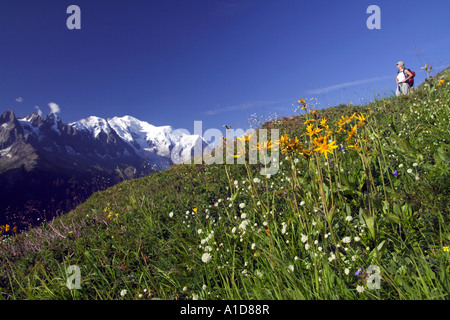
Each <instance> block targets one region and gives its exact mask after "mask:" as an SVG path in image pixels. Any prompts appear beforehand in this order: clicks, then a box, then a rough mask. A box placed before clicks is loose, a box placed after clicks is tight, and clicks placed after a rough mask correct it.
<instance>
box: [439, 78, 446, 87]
mask: <svg viewBox="0 0 450 320" xmlns="http://www.w3.org/2000/svg"><path fill="white" fill-rule="evenodd" d="M444 82H445V80H444V79H441V80H439V82H438V84H437V85H438V87H439V86H440V85H441V84H443V83H444Z"/></svg>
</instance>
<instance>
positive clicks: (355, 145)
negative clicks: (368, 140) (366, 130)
mask: <svg viewBox="0 0 450 320" xmlns="http://www.w3.org/2000/svg"><path fill="white" fill-rule="evenodd" d="M348 147H349V148H354V149H359V146H358V142H356V143H355V144H354V145H352V146H348Z"/></svg>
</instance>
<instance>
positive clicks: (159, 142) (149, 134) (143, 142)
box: [70, 116, 206, 170]
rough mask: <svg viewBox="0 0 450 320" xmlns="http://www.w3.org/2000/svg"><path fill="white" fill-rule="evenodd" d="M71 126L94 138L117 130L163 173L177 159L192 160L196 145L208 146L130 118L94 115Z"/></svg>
mask: <svg viewBox="0 0 450 320" xmlns="http://www.w3.org/2000/svg"><path fill="white" fill-rule="evenodd" d="M70 126H72V127H74V128H76V129H77V130H79V131H87V132H90V133H91V134H92V135H93V136H94V137H95V138H97V137H98V136H99V135H100V134H101V133H103V134H105V135H107V136H108V135H110V133H111V132H112V131H114V132H116V133H117V134H118V136H119V137H120V138H121V139H122V140H123V141H125V142H126V143H128V144H129V146H131V147H132V148H133V150H134V152H135V153H136V154H137V155H138V156H139V157H141V158H142V159H144V160H145V161H148V162H149V163H152V164H153V165H155V166H157V167H158V169H160V170H163V169H166V168H168V167H170V166H171V165H172V164H173V160H172V158H174V159H176V160H177V163H178V162H181V161H182V160H187V159H190V157H191V156H192V150H193V148H194V146H195V145H196V144H200V145H201V146H202V147H204V146H206V142H205V141H204V140H203V139H202V137H200V136H199V135H189V134H185V133H181V132H178V131H177V130H174V129H173V128H172V127H171V126H159V127H157V126H154V125H151V124H149V123H148V122H145V121H141V120H138V119H136V118H134V117H131V116H124V117H114V118H111V119H103V118H99V117H93V116H92V117H89V118H87V119H82V120H80V121H77V122H73V123H71V124H70ZM175 151H179V152H178V154H177V155H178V157H176V156H175V155H172V153H173V152H175Z"/></svg>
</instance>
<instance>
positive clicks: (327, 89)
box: [306, 76, 392, 94]
mask: <svg viewBox="0 0 450 320" xmlns="http://www.w3.org/2000/svg"><path fill="white" fill-rule="evenodd" d="M390 78H392V76H384V77H376V78H370V79H363V80H356V81H350V82H343V83H338V84H334V85H332V86H328V87H324V88H317V89H311V90H307V91H306V93H307V94H321V93H327V92H330V91H336V90H339V89H344V88H348V87H353V86H358V85H361V84H365V83H371V82H376V81H381V80H386V79H390Z"/></svg>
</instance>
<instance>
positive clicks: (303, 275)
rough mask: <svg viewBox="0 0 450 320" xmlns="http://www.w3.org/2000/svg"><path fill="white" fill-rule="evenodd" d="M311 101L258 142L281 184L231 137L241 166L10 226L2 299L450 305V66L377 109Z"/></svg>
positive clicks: (1, 259)
mask: <svg viewBox="0 0 450 320" xmlns="http://www.w3.org/2000/svg"><path fill="white" fill-rule="evenodd" d="M427 68H428V66H425V67H424V69H427ZM298 99H299V100H298V103H297V109H298V114H297V115H293V116H291V117H282V118H279V119H273V120H270V121H265V122H263V123H261V125H260V128H257V129H256V131H258V130H261V129H278V130H279V133H280V135H279V137H278V139H273V140H269V141H268V142H267V143H258V144H257V145H256V149H258V150H266V151H267V152H269V153H270V152H273V151H275V150H276V151H278V152H280V161H279V171H278V172H277V173H276V174H272V175H262V174H261V171H260V169H261V164H251V163H249V161H248V154H246V153H245V152H242V150H239V149H238V144H237V142H238V141H240V142H243V144H244V145H247V144H248V143H249V139H250V137H249V136H242V137H237V138H236V139H227V138H226V137H224V139H223V146H226V145H227V144H232V145H235V146H236V148H227V150H230V149H232V150H234V153H233V154H232V155H231V156H233V158H234V159H235V160H236V161H237V160H238V159H240V160H242V157H243V158H244V159H245V161H243V162H244V163H243V164H230V163H224V164H209V165H206V164H204V163H203V164H178V165H174V166H172V167H170V168H169V169H167V170H164V171H161V172H156V173H154V174H152V175H150V176H147V177H143V178H138V179H130V180H127V179H125V178H124V181H123V182H121V183H119V184H117V185H115V186H113V187H111V188H108V189H106V190H104V191H100V192H96V193H95V194H94V195H92V196H91V197H90V198H89V199H88V200H87V201H85V202H84V203H82V204H80V205H79V206H78V207H76V209H74V210H72V211H71V212H69V213H67V214H65V215H62V216H59V217H57V218H55V219H54V220H52V221H47V222H45V223H44V224H42V225H40V226H36V227H34V228H31V229H30V230H28V231H25V232H22V233H16V232H15V230H14V228H13V226H11V225H2V226H1V227H0V239H1V241H0V299H5V300H20V299H36V300H47V299H52V300H54V299H56V300H70V299H75V300H78V299H80V300H88V299H90V300H100V299H102V300H103V299H105V300H109V299H112V300H116V299H138V300H140V299H167V300H190V299H194V300H195V299H199V300H202V299H204V300H280V299H282V300H289V299H295V300H310V299H312V300H338V299H340V300H417V299H420V300H423V299H427V300H428V299H432V300H446V299H449V298H450V277H449V273H450V272H449V271H450V250H449V247H450V223H449V219H450V206H449V201H448V199H449V197H450V193H449V191H450V186H449V183H450V169H449V164H450V150H449V146H450V132H449V117H450V112H449V111H450V109H449V106H450V68H447V69H445V70H444V71H442V72H441V73H439V74H438V75H436V76H434V77H433V78H431V77H427V79H426V80H425V81H424V82H423V83H422V84H420V85H419V84H417V88H416V89H415V90H414V91H413V92H412V93H411V94H409V95H407V96H400V97H395V96H392V97H391V96H389V97H385V98H382V99H375V100H374V101H372V102H370V103H368V104H366V105H356V104H351V103H350V104H341V105H339V106H335V107H330V108H326V109H316V108H315V106H314V103H313V102H312V101H310V100H308V99H306V100H304V99H302V97H298ZM224 156H226V155H224ZM70 270H71V271H72V272H69V271H70ZM73 270H76V271H77V272H75V275H77V278H76V277H75V278H74V276H73V275H74V273H73ZM77 281H78V283H77ZM69 284H73V285H74V286H72V287H71V286H70V285H69Z"/></svg>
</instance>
